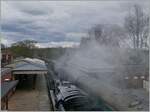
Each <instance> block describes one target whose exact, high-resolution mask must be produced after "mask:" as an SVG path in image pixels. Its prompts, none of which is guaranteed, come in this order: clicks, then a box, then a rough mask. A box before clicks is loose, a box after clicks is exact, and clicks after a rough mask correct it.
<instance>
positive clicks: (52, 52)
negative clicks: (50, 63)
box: [1, 40, 66, 59]
mask: <svg viewBox="0 0 150 112" xmlns="http://www.w3.org/2000/svg"><path fill="white" fill-rule="evenodd" d="M36 43H37V42H36V41H33V40H23V41H19V42H16V43H14V44H12V45H11V47H5V46H4V45H3V44H1V49H2V50H9V51H11V53H12V54H13V56H14V58H19V57H23V58H25V57H29V58H41V59H43V58H47V59H48V58H50V59H57V58H59V57H60V56H61V55H63V53H65V50H66V48H38V47H36V46H35V44H36Z"/></svg>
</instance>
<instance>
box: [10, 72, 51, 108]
mask: <svg viewBox="0 0 150 112" xmlns="http://www.w3.org/2000/svg"><path fill="white" fill-rule="evenodd" d="M8 105H9V107H8V110H9V111H51V104H50V101H49V97H48V92H47V86H46V80H45V76H44V75H37V78H36V85H35V89H33V83H32V78H30V77H28V79H27V80H26V81H23V82H22V83H20V85H18V87H17V89H16V92H15V94H14V95H13V96H12V97H11V98H10V99H9V101H8Z"/></svg>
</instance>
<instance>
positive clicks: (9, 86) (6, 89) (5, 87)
mask: <svg viewBox="0 0 150 112" xmlns="http://www.w3.org/2000/svg"><path fill="white" fill-rule="evenodd" d="M17 83H18V80H16V81H10V82H4V83H2V85H1V99H2V98H3V97H5V96H6V95H7V94H8V92H9V91H10V90H11V89H12V88H14V87H15V86H16V85H17Z"/></svg>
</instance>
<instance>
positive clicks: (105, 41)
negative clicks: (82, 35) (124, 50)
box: [89, 24, 124, 46]
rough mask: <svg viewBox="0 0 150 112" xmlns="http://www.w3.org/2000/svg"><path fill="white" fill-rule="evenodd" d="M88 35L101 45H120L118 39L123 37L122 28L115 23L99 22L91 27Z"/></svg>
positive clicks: (120, 39)
mask: <svg viewBox="0 0 150 112" xmlns="http://www.w3.org/2000/svg"><path fill="white" fill-rule="evenodd" d="M89 37H90V38H91V39H95V40H96V41H97V42H99V43H100V44H101V45H107V46H120V41H122V40H123V39H124V30H123V28H122V27H120V26H118V25H116V24H107V25H106V24H105V25H104V24H100V25H96V26H95V27H93V28H91V30H90V31H89Z"/></svg>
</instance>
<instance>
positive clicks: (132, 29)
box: [124, 4, 149, 48]
mask: <svg viewBox="0 0 150 112" xmlns="http://www.w3.org/2000/svg"><path fill="white" fill-rule="evenodd" d="M124 26H125V29H126V31H127V33H128V35H129V38H130V39H131V40H132V41H133V47H134V48H143V47H148V44H147V38H148V35H149V16H147V15H146V14H145V13H144V11H143V9H142V7H141V6H140V5H137V4H135V5H134V7H133V8H132V9H131V10H130V11H129V14H128V15H127V16H126V18H125V24H124Z"/></svg>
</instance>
